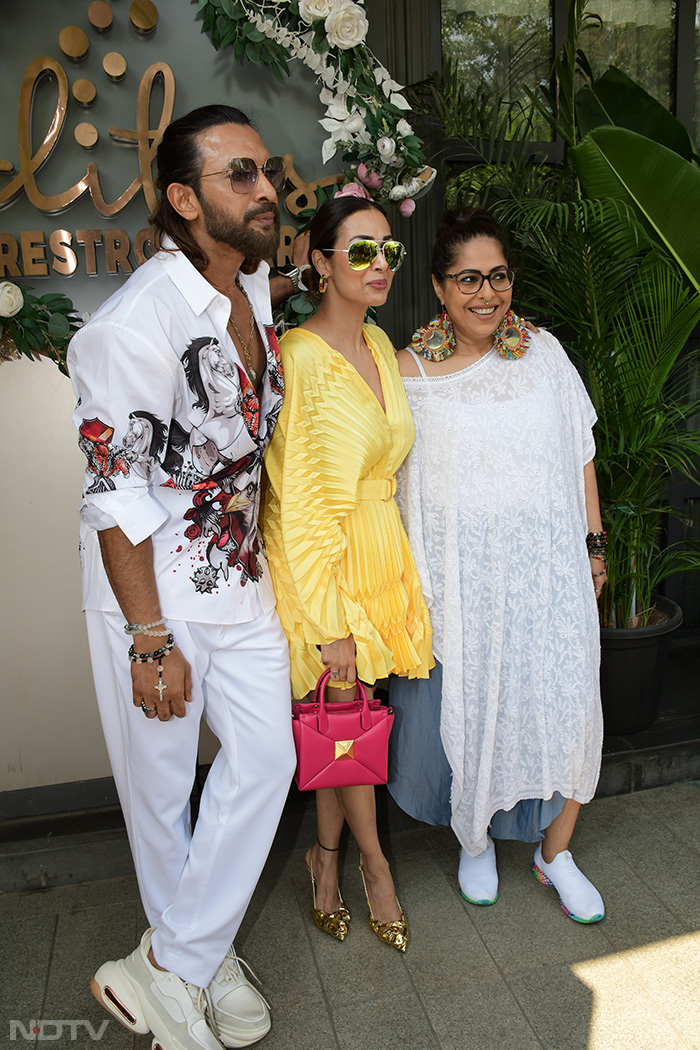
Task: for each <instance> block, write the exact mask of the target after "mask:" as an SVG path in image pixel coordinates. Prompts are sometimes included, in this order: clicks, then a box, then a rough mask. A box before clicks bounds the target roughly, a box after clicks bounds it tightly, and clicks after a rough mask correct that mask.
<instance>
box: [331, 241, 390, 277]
mask: <svg viewBox="0 0 700 1050" xmlns="http://www.w3.org/2000/svg"><path fill="white" fill-rule="evenodd" d="M324 251H327V252H346V253H347V257H348V262H349V263H350V266H351V267H352V269H353V270H366V269H367V267H368V266H371V265H372V263H373V262H374V260H375V259H376V258H377V256H378V255H379V253H380V252H381V253H382V255H383V256H384V261H385V263H386V264H387V266H388V267H389V269H390V270H391V272H392V273H396V271H397V270H398V268H399V266H400V265H401V263H402V262H403V260H404V256H405V255H406V249H405V248H404V246H403V244H402V243H401V241H384V242H383V243H382V244H379V243H378V242H377V241H372V240H370V239H369V238H362V239H361V240H357V241H353V242H352V244H351V245H350V247H349V248H324Z"/></svg>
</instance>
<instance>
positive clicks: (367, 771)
mask: <svg viewBox="0 0 700 1050" xmlns="http://www.w3.org/2000/svg"><path fill="white" fill-rule="evenodd" d="M330 674H331V672H330V668H329V669H328V670H326V671H324V672H323V674H322V675H321V677H320V678H319V680H318V682H317V683H316V690H315V692H314V698H313V700H312V701H310V702H302V703H296V704H294V707H293V708H292V730H293V732H294V744H295V746H296V749H297V771H296V774H295V777H296V782H297V787H298V788H299V789H300V790H301V791H312V790H315V789H316V788H335V787H349V786H350V785H353V784H386V781H387V776H388V763H389V733H390V732H391V727H392V725H393V724H394V712H393V711H392V709H391V708H390V707H384V706H382V704H381V703H380V701H379V700H368V699H367V692H366V690H365V687H364V686H363V684H362V682H358V683H357V689H356V691H355V699H354V700H340V701H338V703H330V704H327V703H326V698H325V693H326V685H327V683H328V679H329V678H330Z"/></svg>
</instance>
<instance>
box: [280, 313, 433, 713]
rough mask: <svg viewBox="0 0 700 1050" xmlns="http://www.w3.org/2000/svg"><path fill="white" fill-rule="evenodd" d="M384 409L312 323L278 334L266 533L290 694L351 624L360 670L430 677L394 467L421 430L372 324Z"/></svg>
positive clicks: (423, 612)
mask: <svg viewBox="0 0 700 1050" xmlns="http://www.w3.org/2000/svg"><path fill="white" fill-rule="evenodd" d="M363 332H364V337H365V341H366V343H367V345H368V347H369V349H370V351H371V353H372V356H373V358H374V361H375V363H376V365H377V369H378V371H379V377H380V380H381V384H382V391H383V394H384V402H385V405H386V413H385V412H384V411H382V407H381V405H380V404H379V402H378V400H377V398H376V397H375V395H374V393H373V392H372V390H371V389H370V387H369V386H368V385H367V383H366V382H365V381H364V379H362V377H361V376H360V374H359V373H358V372H357V370H356V369H355V368H354V367H353V366H352V365H351V364H350V363H349V362H348V361H346V360H345V358H344V357H343V356H342V354H339V353H338V352H337V351H335V350H333V348H332V347H330V346H329V345H328V343H326V342H325V341H324V340H323V339H321V338H320V336H317V335H314V334H313V333H312V332H307V331H305V330H304V329H295V330H294V331H291V332H288V333H287V334H286V335H285V336H284V337H283V338H282V339H281V340H280V352H281V355H282V365H283V368H284V381H285V394H284V403H283V406H282V411H281V413H280V416H279V419H278V421H277V426H276V427H275V431H274V434H273V435H272V440H271V441H270V443H269V445H268V447H267V451H266V454H265V465H266V468H267V474H268V485H267V491H266V496H265V502H264V507H263V513H262V524H263V534H264V538H265V545H266V548H267V557H268V562H269V566H270V571H271V574H272V582H273V584H274V588H275V593H276V595H277V610H278V612H279V615H280V619H281V621H282V626H283V628H284V630H285V632H286V635H287V638H288V640H289V651H290V657H291V665H292V693H293V695H294V697H295V698H297V699H298V698H301V697H303V696H305V695H306V694H307V693H308V692H309V691H310V690H311V689H313V688H314V686H315V684H316V680H317V679H318V676H319V675H320V674H321V672H322V670H323V669H324V668H323V664H322V663H321V657H320V653H319V651H318V649H317V648H316V646H317V645H322V644H324V643H328V642H333V641H336V640H337V639H339V638H346V637H347V636H348V635H349V634H352V635H353V636H354V639H355V645H356V649H357V674H358V676H359V678H361V679H362V681H364V682H368V683H373V682H375V681H376V680H377V679H378V678H384V677H385V676H386V675H388V674H390V673H391V672H395V673H397V674H402V675H408V676H409V677H411V678H427V676H428V671H429V670H430V668H431V667H432V666H433V664H434V661H433V658H432V631H431V627H430V619H429V616H428V610H427V608H426V605H425V601H424V599H423V595H422V593H421V588H420V581H419V578H418V573H417V570H416V566H415V562H414V560H413V555H412V553H411V548H410V546H409V543H408V539H407V537H406V533H405V531H404V528H403V525H402V523H401V518H400V516H399V511H398V507H397V506H396V503H395V502H394V499H393V494H394V491H395V488H396V481H395V472H396V470H397V468H398V467H399V466H400V465H401V463H402V462H403V460H404V459H405V457H406V455H407V454H408V451H409V449H410V448H411V445H412V444H413V440H414V438H415V428H414V425H413V419H412V417H411V412H410V409H409V407H408V402H407V400H406V395H405V393H404V389H403V384H402V382H401V378H400V376H399V370H398V367H397V365H396V359H395V354H394V348H393V346H392V345H391V343H390V341H389V339H388V338H387V336H386V335H385V334H384V332H382V331H381V329H379V328H377V327H376V326H375V325H365V326H364V328H363Z"/></svg>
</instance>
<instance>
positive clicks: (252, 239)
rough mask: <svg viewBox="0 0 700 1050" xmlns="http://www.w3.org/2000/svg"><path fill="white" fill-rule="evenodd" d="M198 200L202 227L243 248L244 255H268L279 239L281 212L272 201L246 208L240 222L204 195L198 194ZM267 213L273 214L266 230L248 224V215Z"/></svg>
mask: <svg viewBox="0 0 700 1050" xmlns="http://www.w3.org/2000/svg"><path fill="white" fill-rule="evenodd" d="M199 203H200V204H201V206H202V217H203V219H204V226H205V229H206V231H207V233H208V234H209V236H210V237H211V238H212V239H213V240H215V241H219V242H220V243H221V244H228V245H229V247H230V248H234V249H235V250H236V251H237V252H242V253H243V255H244V256H245V257H246V259H269V258H270V257H271V256H272V255H274V254H275V252H276V251H277V248H278V247H279V243H280V215H279V209H278V208H277V205H276V204H273V203H272V201H268V202H267V203H266V204H257V205H255V206H254V207H252V208H249V209H248V211H247V212H246V213H245V214H244V216H243V221H242V222H236V220H235V219H232V218H230V216H227V215H224V214H223V213H222V212H220V211H217V209H216V208H214V207H212V205H211V204H210V203H209V201H207V200H205V198H204V197H200V198H199ZM266 214H267V215H269V214H273V215H274V217H275V221H274V224H273V225H272V226H271V227H270V229H269V230H267V231H260V232H258V231H257V230H253V229H251V228H250V226H249V225H248V223H249V222H250V220H251V219H254V218H255V216H256V215H266Z"/></svg>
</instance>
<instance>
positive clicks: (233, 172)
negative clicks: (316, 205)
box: [199, 157, 287, 193]
mask: <svg viewBox="0 0 700 1050" xmlns="http://www.w3.org/2000/svg"><path fill="white" fill-rule="evenodd" d="M258 172H262V173H263V175H264V176H265V178H266V179H267V181H268V182H269V183H270V185H271V186H272V188H273V190H281V189H283V188H284V183H285V180H286V178H287V169H286V168H285V166H284V157H268V159H267V160H266V161H265V163H264V164H256V163H255V161H254V160H253V158H252V157H233V158H232V159H231V160H230V161H229V162H228V165H227V166H226V167H225V168H224V169H223V170H222V171H208V172H206V174H204V175H200V176H199V177H200V179H206V178H208V177H209V176H210V175H228V178H229V182H230V183H231V189H232V190H233V192H234V193H252V192H253V190H254V189H255V187H256V186H257V184H258Z"/></svg>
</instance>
